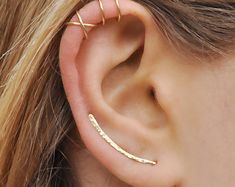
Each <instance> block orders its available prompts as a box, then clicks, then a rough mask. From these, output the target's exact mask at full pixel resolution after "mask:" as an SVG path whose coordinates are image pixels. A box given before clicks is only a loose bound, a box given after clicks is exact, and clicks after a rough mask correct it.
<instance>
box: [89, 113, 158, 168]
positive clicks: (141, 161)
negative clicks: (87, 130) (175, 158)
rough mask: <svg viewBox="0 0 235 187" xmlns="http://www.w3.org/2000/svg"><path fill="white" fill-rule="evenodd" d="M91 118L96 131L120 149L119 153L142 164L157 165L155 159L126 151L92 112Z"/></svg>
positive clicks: (116, 148) (112, 145)
mask: <svg viewBox="0 0 235 187" xmlns="http://www.w3.org/2000/svg"><path fill="white" fill-rule="evenodd" d="M88 117H89V120H90V123H91V125H92V126H93V127H94V128H95V129H96V131H97V132H98V133H99V135H100V136H101V137H102V138H103V139H104V140H105V141H106V142H107V143H108V144H109V145H110V146H111V147H113V148H114V149H115V150H116V151H118V152H119V153H121V154H123V155H124V156H126V157H127V158H129V159H131V160H134V161H136V162H140V163H142V164H150V165H156V164H157V162H155V161H151V160H147V159H144V158H140V157H137V156H134V155H133V154H130V153H128V152H127V151H125V150H124V149H122V148H121V147H120V146H119V145H117V144H116V143H115V142H114V141H113V140H112V139H111V138H110V137H109V136H108V135H107V134H106V133H105V132H104V131H103V130H102V129H101V127H100V126H99V124H98V122H97V121H96V119H95V117H94V116H93V115H92V114H89V115H88Z"/></svg>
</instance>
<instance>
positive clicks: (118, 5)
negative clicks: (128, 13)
mask: <svg viewBox="0 0 235 187" xmlns="http://www.w3.org/2000/svg"><path fill="white" fill-rule="evenodd" d="M115 3H116V6H117V9H118V22H120V21H121V17H122V13H121V8H120V4H119V0H115Z"/></svg>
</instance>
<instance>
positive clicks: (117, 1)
mask: <svg viewBox="0 0 235 187" xmlns="http://www.w3.org/2000/svg"><path fill="white" fill-rule="evenodd" d="M98 2H99V7H100V10H101V16H102V25H105V22H106V20H105V14H104V6H103V3H102V1H101V0H98ZM115 3H116V6H117V9H118V22H120V20H121V17H122V15H121V9H120V4H119V0H115ZM76 15H77V18H78V22H76V21H70V22H67V23H65V24H66V25H75V26H80V27H81V29H82V30H83V33H84V36H85V38H86V39H87V38H88V31H87V29H86V27H91V28H92V27H96V26H98V25H97V24H90V23H84V22H83V20H82V17H81V16H80V14H79V12H78V11H76Z"/></svg>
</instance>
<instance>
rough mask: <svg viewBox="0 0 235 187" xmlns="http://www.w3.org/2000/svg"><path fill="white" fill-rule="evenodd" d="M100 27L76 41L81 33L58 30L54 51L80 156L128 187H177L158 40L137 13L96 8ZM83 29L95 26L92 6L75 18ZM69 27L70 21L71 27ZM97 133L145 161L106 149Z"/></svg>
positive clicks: (130, 8) (130, 7) (110, 5)
mask: <svg viewBox="0 0 235 187" xmlns="http://www.w3.org/2000/svg"><path fill="white" fill-rule="evenodd" d="M102 2H103V6H104V7H103V8H104V13H105V17H106V24H105V25H104V26H103V25H102V24H100V25H99V26H97V27H95V28H93V29H91V30H90V31H89V33H88V36H89V38H88V39H87V40H83V38H84V33H83V30H82V29H81V27H76V26H69V27H67V28H66V30H65V32H64V34H63V37H62V40H61V45H60V68H61V75H62V79H63V84H64V88H65V91H66V94H67V97H68V101H69V103H70V106H71V109H72V112H73V116H74V119H75V121H76V124H77V127H78V130H79V132H80V134H81V137H82V140H83V141H84V143H85V145H86V147H87V149H88V150H89V151H90V152H91V153H92V154H93V155H94V157H95V158H96V159H97V160H99V161H100V162H101V163H102V164H103V165H104V166H105V167H106V168H107V169H108V170H109V171H110V172H112V173H113V174H114V175H115V176H117V177H118V178H120V179H121V180H122V181H124V182H126V183H128V184H130V185H132V186H146V187H148V186H154V187H158V186H161V187H162V186H175V185H177V184H178V183H179V182H180V178H181V164H180V162H179V159H178V156H177V151H176V147H175V146H174V145H175V144H174V141H175V140H174V136H173V135H172V131H171V128H169V126H168V124H167V120H168V119H167V115H166V114H167V111H166V109H165V108H164V106H163V105H161V96H160V95H159V96H158V100H157V98H156V96H155V95H154V93H157V94H158V91H157V86H158V85H157V80H155V78H154V76H153V75H154V74H155V73H156V72H159V71H161V69H159V68H158V67H157V66H155V64H157V63H158V61H160V60H163V59H164V57H165V55H168V54H167V52H166V51H168V50H166V48H168V47H169V46H167V45H166V43H167V42H165V40H164V37H163V36H162V35H161V34H160V31H159V29H158V27H157V26H156V23H155V22H154V20H153V18H152V17H151V14H150V13H149V12H148V11H147V10H146V9H145V8H144V7H143V6H141V5H139V4H138V3H135V2H133V1H129V0H120V10H121V13H122V19H121V21H120V22H117V21H116V20H117V15H118V11H117V6H116V4H115V1H110V0H103V1H102ZM79 13H80V15H81V17H82V18H83V21H84V23H90V24H97V23H101V22H102V14H101V10H100V8H99V4H98V1H92V2H90V3H89V4H87V5H85V6H84V7H83V8H82V9H81V10H80V11H79ZM75 20H76V21H77V18H76V16H74V17H73V18H72V21H75ZM89 113H92V114H94V116H95V117H96V119H97V121H98V122H99V124H100V126H101V127H102V129H103V130H104V131H105V132H106V133H107V134H108V135H109V136H110V137H111V138H112V139H113V140H114V141H115V142H116V143H117V144H118V145H120V147H122V148H124V149H125V150H128V152H130V153H132V154H134V155H137V156H139V157H142V158H146V159H148V160H154V161H156V160H157V164H156V165H154V166H152V165H148V164H142V163H139V162H135V161H133V160H131V159H128V158H127V157H125V156H123V155H122V154H120V153H119V152H117V151H116V150H115V149H113V148H112V147H111V146H110V145H109V144H107V143H106V142H105V141H104V140H103V139H102V138H101V136H100V135H99V134H98V133H97V131H96V130H95V129H94V127H93V126H92V125H91V124H90V122H89V118H88V114H89Z"/></svg>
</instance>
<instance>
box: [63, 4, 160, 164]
mask: <svg viewBox="0 0 235 187" xmlns="http://www.w3.org/2000/svg"><path fill="white" fill-rule="evenodd" d="M114 1H115V3H116V6H117V9H118V18H117V21H118V22H120V20H121V17H122V15H121V9H120V4H119V0H114ZM98 2H99V7H100V10H101V16H102V25H105V23H106V19H105V14H104V6H103V3H102V1H101V0H98ZM76 16H77V18H78V22H67V23H66V25H75V26H80V27H81V29H82V30H83V33H84V36H85V38H86V39H87V38H88V31H87V29H86V27H90V28H92V27H96V26H98V24H90V23H84V22H83V20H82V18H81V16H80V14H79V12H78V11H76ZM88 118H89V121H90V123H91V125H92V126H93V127H94V128H95V130H96V131H97V132H98V134H99V135H100V136H101V137H102V138H103V139H104V140H105V141H106V142H107V143H108V144H109V145H110V146H111V147H112V148H114V149H115V150H116V151H117V152H119V153H121V154H122V155H124V156H126V157H127V158H129V159H131V160H133V161H136V162H139V163H142V164H149V165H152V166H153V165H156V164H157V161H151V160H148V159H144V158H140V157H137V156H135V155H133V154H131V153H129V152H127V151H126V150H124V149H122V148H121V147H120V146H119V145H118V144H116V143H115V142H114V141H113V140H112V139H111V138H110V137H109V136H108V135H107V134H106V133H105V132H104V131H103V130H102V128H101V127H100V126H99V124H98V122H97V121H96V119H95V117H94V115H93V114H89V115H88Z"/></svg>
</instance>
